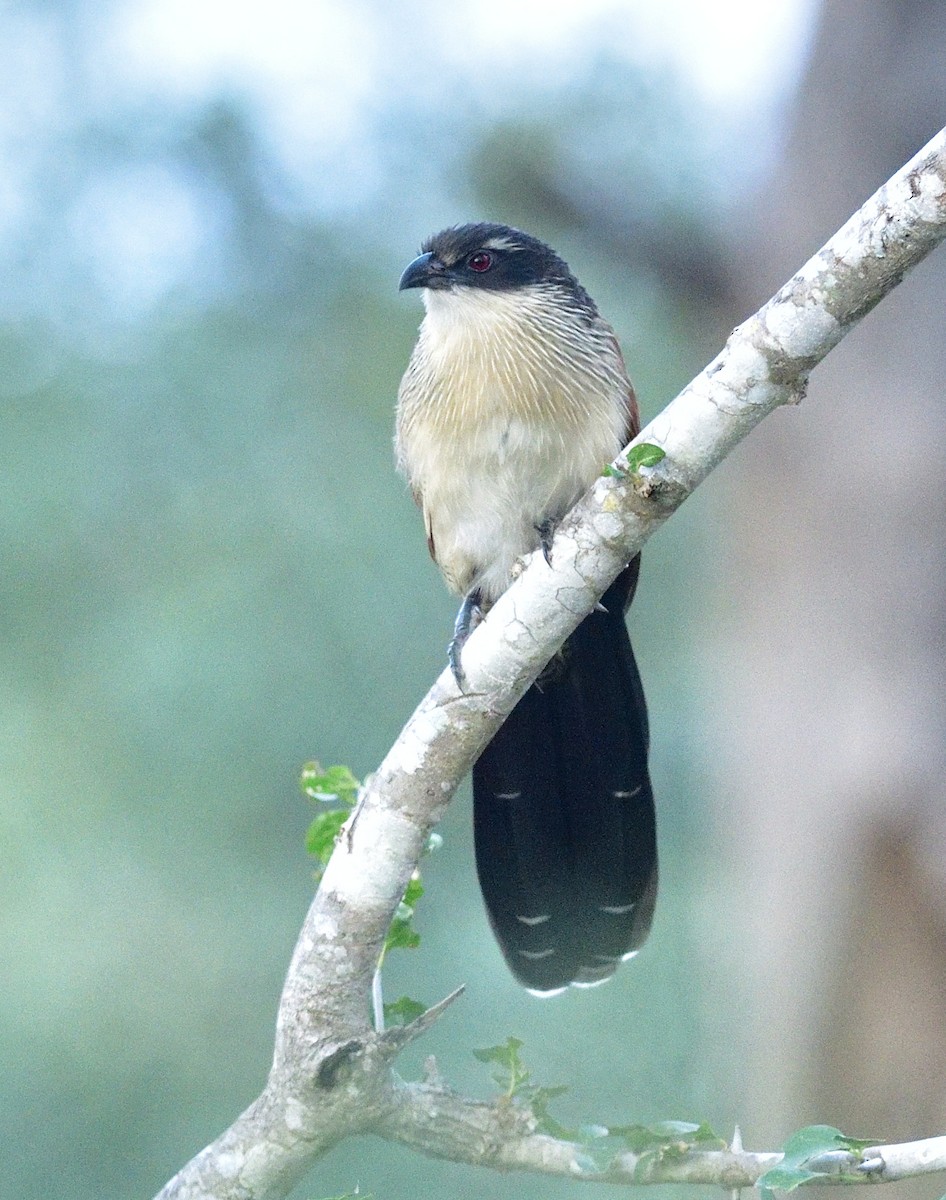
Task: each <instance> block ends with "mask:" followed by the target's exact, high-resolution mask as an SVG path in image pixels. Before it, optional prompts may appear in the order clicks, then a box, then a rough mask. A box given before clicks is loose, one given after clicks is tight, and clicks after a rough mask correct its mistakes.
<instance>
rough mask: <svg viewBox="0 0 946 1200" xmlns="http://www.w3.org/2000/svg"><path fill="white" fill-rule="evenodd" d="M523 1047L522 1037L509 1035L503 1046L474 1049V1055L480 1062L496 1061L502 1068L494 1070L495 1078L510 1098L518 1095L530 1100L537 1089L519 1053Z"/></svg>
mask: <svg viewBox="0 0 946 1200" xmlns="http://www.w3.org/2000/svg"><path fill="white" fill-rule="evenodd" d="M521 1047H522V1041H521V1039H519V1038H517V1037H508V1038H506V1041H505V1043H504V1044H503V1045H502V1046H487V1047H485V1049H482V1050H474V1051H473V1056H474V1058H476V1059H478V1060H479V1061H480V1062H483V1063H495V1064H496V1065H497V1066H498V1067H499V1068H500V1069H499V1070H498V1071H494V1072H493V1079H494V1081H495V1082H496V1083H498V1084H499V1086H500V1087H501V1088H502V1089H503V1091H504V1092H505V1094H506V1097H507V1098H508V1099H510V1100H512V1099H513V1098H514V1097H518V1098H519V1099H521V1100H526V1101H528V1100H529V1098H530V1097H531V1095H532V1094H533V1092H535V1091H536V1090H537V1089H536V1088H535V1085H533V1084H530V1083H529V1080H530V1078H531V1074H530V1072H529V1070H528V1069H527V1067H526V1065H525V1063H524V1062H523V1061H522V1058H521V1057H520V1055H519V1050H520V1049H521Z"/></svg>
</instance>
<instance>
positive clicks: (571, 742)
mask: <svg viewBox="0 0 946 1200" xmlns="http://www.w3.org/2000/svg"><path fill="white" fill-rule="evenodd" d="M413 288H417V289H420V290H421V294H422V298H423V302H424V309H425V314H424V317H423V320H422V323H421V326H420V330H419V333H418V338H417V342H416V345H415V347H414V350H413V352H412V354H411V357H410V360H409V363H408V366H407V369H406V371H405V373H404V376H403V379H402V380H401V384H400V388H399V390H398V403H397V414H396V422H395V425H396V430H395V456H396V460H397V466H398V468H399V470H400V471H401V472H402V473H403V475H405V476H406V478H407V481H408V484H409V486H410V490H411V492H412V494H413V496H414V499H415V500H416V502H417V504H418V505H419V507H420V508H421V510H422V512H423V516H424V524H425V527H426V532H427V544H428V548H429V550H430V554H431V556H432V557H433V559H434V561H435V563H436V564H437V566H438V567H439V568H440V571H441V573H442V575H443V577H444V580H445V582H446V584H447V586H448V587H449V588H450V589H451V590H452V591H453V592H455V593H456V594H457V595H459V596H461V597H463V601H462V604H461V607H460V610H459V613H458V615H457V619H456V624H455V627H454V635H453V639H452V641H451V642H450V646H449V650H448V659H449V663H450V666H451V668H452V670H453V674H454V676H455V678H456V681H457V683H458V684H459V685H460V687H461V688H462V687H463V686H464V684H465V676H464V672H463V666H462V651H463V645H464V643H465V641H466V638H467V637H468V635H469V633H470V632H471V630H472V628H473V627H474V626H475V624H476V623H477V622H478V621H479V620H480V619H481V618H482V616H483V615H484V614H485V613H486V612H488V610H489V608H490V606H491V605H492V604H493V603H494V602H495V601H496V599H497V598H498V597H499V596H500V595H501V594H502V593H503V592H504V591H505V590H506V588H507V587H508V586H509V584H510V583H511V581H512V579H513V578H514V576H515V574H516V573H517V571H518V569H519V564H520V563H521V560H522V559H523V558H524V556H527V555H529V554H531V553H532V552H534V551H537V550H541V551H542V552H543V554H544V555H545V557H546V559H547V560H548V561H549V562H551V558H550V555H551V553H552V544H553V537H554V532H555V528H556V526H557V525H558V524H559V522H560V521H561V519H562V517H563V516H564V515H565V513H566V512H567V511H568V510H569V509H570V508H571V507H572V506H573V505H574V504H575V502H576V501H577V500H578V499H579V497H580V496H581V495H582V494H583V493H584V492H585V491H587V489H588V488H589V487H590V486H591V484H592V483H593V482H594V481H595V479H596V478H597V477H599V476H600V475H601V474H602V471H603V470H604V468H605V466H606V464H608V463H610V462H611V460H612V459H613V458H614V457H615V456H616V455H617V454H618V452H619V451H620V450H621V449H622V448H623V447H624V446H625V445H626V444H627V442H629V441H630V440H631V438H632V437H633V436H634V435H635V434H636V433H637V432H638V430H639V426H640V419H639V415H638V409H637V401H636V398H635V394H634V389H633V387H632V386H631V383H630V380H629V378H628V374H627V370H626V368H625V365H624V359H623V356H622V353H621V350H620V347H619V345H618V341H617V338H616V336H615V334H614V331H613V329H612V328H611V326H610V325H609V324H608V323H607V322H606V321H605V320H604V319H603V318H602V317H601V315H600V313H599V312H598V309H597V306H596V305H595V303H594V301H593V300H592V299H591V297H590V296H589V295H588V293H587V292H586V291H585V289H584V288H583V287H582V286H581V284H580V283H579V282H578V280H577V279H576V278H575V276H574V275H573V274H572V272H571V271H570V269H569V267H568V265H567V263H566V262H565V261H564V260H563V259H562V258H560V257H559V255H558V254H556V253H555V251H554V250H553V249H552V248H551V247H550V246H548V245H547V244H546V243H545V242H543V241H541V240H540V239H538V238H536V237H533V236H532V235H530V234H527V233H524V232H523V231H521V230H519V229H515V228H513V227H511V226H509V225H502V224H497V223H492V222H480V223H472V224H463V225H457V226H453V227H451V228H448V229H444V230H442V231H441V232H439V233H437V234H434V235H433V236H432V237H430V238H428V239H427V240H426V241H425V242H424V243H423V245H422V247H421V253H420V254H419V256H418V257H416V258H414V259H413V261H412V262H410V263H409V264H408V266H407V267H406V268H405V270H404V272H403V274H402V275H401V277H400V283H399V290H401V291H404V290H408V289H413ZM639 566H640V557H639V556H637V557H635V558H634V559H633V560H632V561H631V562H630V563H629V564H628V565H627V567H626V568H625V569H624V570H623V572H622V573H621V574H620V575H619V576H618V578H617V579H616V580H615V582H614V583H613V584H612V585H611V587H610V588H609V589H608V591H607V592H606V593H605V595H604V596H603V597H602V600H601V603H600V604H599V605H598V606H597V607H596V608H595V609H594V611H592V612H590V613H589V614H588V615H587V616H586V617H585V618H584V620H583V621H582V623H581V624H580V625H579V626H578V628H577V629H576V630H575V632H574V633H573V634H572V635H571V636H570V637H569V638H568V639H567V641H566V642H565V644H564V646H563V648H562V650H561V651H560V652H559V653H558V654H557V655H556V656H555V658H554V659H553V660H552V662H551V663H550V665H549V666H548V667H547V668H546V669H545V671H544V672H543V673H542V674H541V675H540V676H539V678H538V680H537V681H536V682H535V683H534V684H532V686H531V687H530V688H529V689H528V691H527V692H526V693H525V695H524V696H523V697H522V699H521V700H520V701H519V703H518V704H517V705H516V707H515V708H514V709H513V710H512V712H511V713H510V714H509V716H508V718H507V719H506V721H505V723H504V724H503V725H502V726H501V727H500V729H499V730H498V732H497V733H496V734H495V735H494V737H493V739H492V741H490V743H489V744H488V745H487V746H486V748H485V749H484V750H483V751H482V753H481V754H480V757H479V759H478V760H477V762H476V763H475V764H474V766H473V829H474V844H475V854H476V866H477V874H478V876H479V882H480V888H481V891H482V894H483V899H484V902H485V906H486V910H487V914H488V917H489V921H490V924H491V926H492V929H493V932H494V934H495V937H496V940H497V941H498V943H499V947H500V949H501V951H502V953H503V956H504V958H505V960H506V962H507V964H508V965H509V968H510V969H511V971H512V973H513V975H514V976H515V977H516V978H517V979H518V980H519V982H520V983H522V984H523V985H524V986H525V987H526V988H527V989H528V990H529V991H531V992H533V993H534V994H536V995H550V994H556V993H558V992H561V991H563V990H564V989H565V988H567V987H569V986H570V985H574V986H577V987H592V986H595V985H597V984H599V983H603V982H605V981H606V980H607V979H609V978H610V977H611V976H612V975H613V974H614V972H615V970H616V968H617V966H618V965H619V963H620V962H622V961H623V960H625V959H628V958H630V957H633V955H634V954H636V952H637V951H638V950H639V948H640V947H641V945H642V944H643V942H644V941H645V939H646V938H647V935H648V933H649V930H650V926H651V921H652V917H653V912H654V905H655V900H656V894H657V833H656V817H655V811H654V796H653V790H652V787H651V782H650V776H649V772H648V743H649V734H648V719H647V708H646V704H645V700H644V691H643V687H642V685H641V680H640V674H639V672H638V669H637V664H636V662H635V659H634V654H633V651H632V649H631V642H630V638H629V635H628V632H627V626H626V624H625V610H626V609H627V607H628V605H629V604H630V602H631V600H632V598H633V595H634V590H635V587H636V585H637V577H638V571H639Z"/></svg>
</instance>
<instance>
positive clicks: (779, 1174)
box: [755, 1166, 822, 1192]
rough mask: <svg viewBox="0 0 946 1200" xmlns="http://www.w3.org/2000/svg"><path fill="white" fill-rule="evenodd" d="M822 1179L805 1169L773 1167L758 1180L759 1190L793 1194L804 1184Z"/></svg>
mask: <svg viewBox="0 0 946 1200" xmlns="http://www.w3.org/2000/svg"><path fill="white" fill-rule="evenodd" d="M820 1178H822V1177H821V1176H819V1175H816V1174H815V1173H814V1171H806V1170H804V1168H803V1167H784V1166H778V1167H772V1168H771V1169H770V1170H768V1171H766V1173H765V1174H764V1175H761V1176H760V1177H759V1178H758V1179H757V1180H756V1184H755V1185H756V1187H757V1188H764V1189H766V1190H769V1189H771V1190H773V1191H779V1192H793V1191H794V1190H795V1188H797V1187H801V1185H802V1184H803V1183H808V1182H810V1180H812V1179H820Z"/></svg>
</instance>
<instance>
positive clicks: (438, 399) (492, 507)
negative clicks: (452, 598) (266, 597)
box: [397, 293, 630, 602]
mask: <svg viewBox="0 0 946 1200" xmlns="http://www.w3.org/2000/svg"><path fill="white" fill-rule="evenodd" d="M540 301H541V298H540V297H539V298H537V299H536V302H535V304H536V306H535V309H534V311H532V312H531V313H528V309H526V306H525V298H524V297H523V296H522V294H521V293H519V294H518V295H517V296H516V297H509V298H506V297H495V296H493V297H490V296H487V297H485V298H480V297H473V298H472V299H470V300H467V301H463V302H462V305H463V307H462V308H461V307H460V302H458V301H457V299H456V298H448V299H447V300H444V299H440V300H438V304H440V305H444V304H448V307H447V308H446V309H445V310H444V311H441V309H439V308H436V309H435V308H434V307H433V304H430V305H429V310H428V315H427V318H426V319H425V322H424V325H423V326H422V327H421V336H420V339H419V341H418V345H417V348H416V349H415V352H414V356H413V358H412V360H411V365H410V367H409V368H408V372H407V374H406V375H405V377H404V380H403V382H402V384H401V392H400V398H399V406H398V429H397V455H398V461H399V464H400V466H401V469H402V470H403V471H404V472H405V474H406V475H407V476H408V479H409V480H410V484H411V488H412V490H413V492H414V495H415V498H416V499H417V500H418V502H419V503H420V504H421V506H422V507H423V510H424V517H425V520H426V523H427V531H428V536H429V538H430V543H431V552H432V554H433V555H434V558H435V559H436V561H437V564H438V565H439V567H440V568H441V570H442V571H443V573H444V576H445V578H446V580H447V583H448V584H449V586H450V587H451V588H452V589H453V590H454V591H455V592H457V593H459V594H461V595H463V594H465V593H467V592H469V591H470V590H471V589H473V588H478V589H480V591H481V593H482V599H483V600H484V601H486V602H491V601H492V600H495V599H496V598H497V597H498V596H499V595H500V594H501V593H502V592H503V591H504V590H505V589H506V587H507V586H508V585H509V582H510V578H511V573H512V570H513V567H514V566H515V563H516V560H517V559H519V558H521V557H522V555H524V554H528V553H529V552H530V551H532V550H535V549H536V547H537V546H538V545H539V540H540V535H539V530H538V528H537V527H538V526H539V525H541V524H542V523H543V522H547V521H553V522H554V521H557V520H558V519H559V518H560V517H562V516H563V515H564V514H565V512H567V510H568V509H569V508H570V507H571V506H572V504H573V503H574V502H575V501H576V500H577V499H578V497H579V496H580V495H581V494H582V493H583V492H584V491H585V490H586V489H587V488H588V487H589V486H590V485H591V484H592V482H593V481H594V480H595V478H597V476H598V475H600V473H601V471H602V469H603V468H604V466H605V464H606V463H608V462H610V461H611V459H612V458H613V457H614V455H615V454H616V453H617V451H618V450H619V449H620V448H621V446H622V445H623V443H624V439H625V436H626V433H627V427H628V421H629V403H630V401H629V392H630V385H629V384H628V382H627V377H626V375H625V374H624V368H623V363H622V362H621V360H620V355H619V353H618V351H617V349H616V347H615V344H614V341H613V335H611V333H610V330H609V329H608V328H607V326H605V325H604V324H603V322H602V323H601V326H600V328H596V329H595V331H594V333H589V331H588V330H587V328H582V329H581V331H580V333H581V336H582V338H583V342H588V343H590V351H589V352H587V353H584V354H583V355H582V354H572V355H568V356H566V354H564V353H563V352H561V351H560V349H559V347H560V346H561V344H562V337H563V334H562V333H561V329H560V328H557V329H554V330H550V329H549V323H548V320H547V319H546V317H547V306H546V308H543V307H542V305H541V302H540ZM524 309H526V312H527V313H528V315H529V320H528V321H527V320H525V319H524V318H523V316H522V313H523V310H524ZM566 348H567V347H566ZM584 349H585V347H584V345H583V346H582V350H584Z"/></svg>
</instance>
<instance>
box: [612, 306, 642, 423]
mask: <svg viewBox="0 0 946 1200" xmlns="http://www.w3.org/2000/svg"><path fill="white" fill-rule="evenodd" d="M608 332H609V333H610V335H611V345H612V346H613V347H614V353H615V354H616V355H617V358H618V362H619V363H620V364H621V368H622V370H623V371H624V378H625V379H626V380H627V399H626V401H625V405H626V408H627V424H626V425H625V427H624V435H625V436H624V445H625V446H626V445H627V443H628V442H629V441H630V440H631V438H633V437H636V436H637V434H638V433H640V429H641V417H640V412H639V411H638V408H637V396H636V395H635V394H634V385H633V384H632V383H631V380H630V377H629V376H628V373H627V364H626V363H625V361H624V354H623V353H622V351H621V343H620V342H619V341H618V339H617V336H616V335H615V332H614V330H613V329H611V327H610V326H609V327H608Z"/></svg>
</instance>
